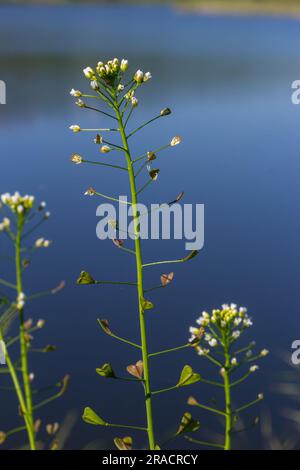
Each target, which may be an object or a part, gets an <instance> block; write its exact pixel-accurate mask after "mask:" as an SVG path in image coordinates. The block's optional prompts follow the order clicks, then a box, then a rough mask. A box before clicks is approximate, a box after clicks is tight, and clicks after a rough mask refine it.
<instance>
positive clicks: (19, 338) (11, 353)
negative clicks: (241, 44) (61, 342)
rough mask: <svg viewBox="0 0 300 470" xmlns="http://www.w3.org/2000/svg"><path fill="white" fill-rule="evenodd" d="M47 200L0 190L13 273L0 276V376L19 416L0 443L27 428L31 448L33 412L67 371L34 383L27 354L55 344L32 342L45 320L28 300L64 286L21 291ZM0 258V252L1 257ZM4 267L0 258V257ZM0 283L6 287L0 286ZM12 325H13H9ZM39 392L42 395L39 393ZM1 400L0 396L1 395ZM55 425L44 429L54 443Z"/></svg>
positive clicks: (39, 242)
mask: <svg viewBox="0 0 300 470" xmlns="http://www.w3.org/2000/svg"><path fill="white" fill-rule="evenodd" d="M45 207H46V203H45V202H41V203H40V204H38V205H36V204H35V198H34V197H33V196H29V195H25V196H21V195H20V193H19V192H15V193H14V194H12V195H11V194H10V193H4V194H2V195H1V202H0V210H1V212H3V213H4V217H3V220H2V222H1V223H0V235H2V236H3V237H6V238H7V241H8V243H10V244H11V246H12V252H13V253H12V256H9V255H8V254H7V256H5V259H7V261H10V260H12V261H13V263H14V271H15V276H14V277H15V279H14V280H7V279H3V278H1V279H0V286H1V292H0V342H1V344H0V346H1V349H2V353H3V357H4V362H5V365H4V366H0V376H1V377H3V378H5V376H6V375H9V376H10V379H11V382H12V385H13V387H10V386H7V385H6V384H3V382H2V384H1V386H0V392H1V393H2V394H4V393H8V392H10V391H13V392H14V393H15V394H16V397H17V400H18V405H19V406H18V413H17V414H18V415H19V418H20V419H21V420H22V421H23V424H21V423H20V424H19V425H18V426H17V427H15V428H12V429H9V430H5V431H4V430H2V431H0V444H3V443H4V442H5V441H6V440H7V439H8V438H9V437H10V436H12V435H14V434H16V433H19V432H22V431H26V432H27V436H28V446H29V448H30V449H31V450H36V449H37V447H38V444H37V434H38V431H39V429H40V426H41V420H40V418H39V417H38V413H39V411H38V410H40V409H41V408H42V407H44V406H45V405H46V404H48V403H49V402H51V401H53V400H55V399H56V398H58V397H60V396H62V395H63V394H64V392H65V391H66V388H67V385H68V382H69V376H68V375H66V376H65V377H64V378H63V379H62V380H61V381H60V382H58V383H57V384H54V385H50V384H47V387H45V388H43V389H36V388H35V387H34V385H33V383H34V382H35V381H36V378H35V376H34V373H33V372H32V370H31V369H30V355H31V354H32V353H36V352H37V353H38V352H40V353H48V352H51V351H54V350H55V347H54V346H53V345H46V346H44V347H42V348H39V347H34V346H33V339H34V338H33V336H32V335H33V333H34V332H37V331H38V330H40V329H41V328H43V327H44V325H45V320H44V319H39V320H38V321H36V322H33V320H32V319H31V318H29V317H27V316H26V314H25V310H26V311H27V304H28V303H29V302H30V301H31V300H33V299H36V298H39V297H43V296H45V295H49V294H50V295H51V294H56V293H57V292H59V291H60V290H61V288H63V286H64V283H63V282H61V283H60V284H59V286H57V287H55V288H54V289H50V290H47V291H44V292H34V293H28V292H27V290H26V294H25V292H24V271H25V270H27V269H28V268H29V267H30V265H31V261H32V258H33V256H34V254H35V253H36V252H37V251H39V250H42V249H44V248H48V247H49V246H50V244H51V241H50V240H47V239H45V238H41V237H40V238H37V239H36V240H35V241H31V240H32V234H33V232H35V230H37V229H38V228H39V227H40V226H41V225H42V224H43V223H44V222H46V221H47V220H48V218H49V216H50V212H47V211H45ZM2 258H3V257H2ZM2 261H3V259H2ZM1 264H2V267H3V262H1ZM2 289H5V290H7V292H6V291H5V292H3V291H2ZM15 321H16V323H17V324H18V326H17V334H16V336H13V337H11V336H9V333H10V330H11V329H12V330H13V323H14V322H15ZM13 331H14V330H13ZM40 395H42V398H40V399H38V397H39V396H40ZM1 402H2V403H3V397H2V398H1ZM1 425H2V423H1ZM57 430H58V424H57V423H48V424H47V425H46V431H47V434H48V435H49V436H51V440H52V442H51V447H52V448H55V446H56V443H55V439H54V440H53V439H52V438H53V437H54V436H55V434H56V432H57Z"/></svg>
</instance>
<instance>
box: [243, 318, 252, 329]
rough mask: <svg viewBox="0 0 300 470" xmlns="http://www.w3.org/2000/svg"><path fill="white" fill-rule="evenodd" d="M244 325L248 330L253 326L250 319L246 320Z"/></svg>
mask: <svg viewBox="0 0 300 470" xmlns="http://www.w3.org/2000/svg"><path fill="white" fill-rule="evenodd" d="M243 325H244V326H245V327H246V328H249V327H250V326H252V325H253V323H252V321H251V320H250V318H245V320H243Z"/></svg>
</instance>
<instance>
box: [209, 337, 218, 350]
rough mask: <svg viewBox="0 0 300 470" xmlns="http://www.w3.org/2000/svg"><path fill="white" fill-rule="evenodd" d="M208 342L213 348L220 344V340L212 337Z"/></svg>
mask: <svg viewBox="0 0 300 470" xmlns="http://www.w3.org/2000/svg"><path fill="white" fill-rule="evenodd" d="M208 344H209V345H210V346H211V347H212V348H215V347H216V346H218V341H217V340H216V338H212V339H211V340H210V341H209V342H208Z"/></svg>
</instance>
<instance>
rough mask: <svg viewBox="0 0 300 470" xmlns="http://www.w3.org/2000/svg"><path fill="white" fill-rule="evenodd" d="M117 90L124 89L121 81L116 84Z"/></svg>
mask: <svg viewBox="0 0 300 470" xmlns="http://www.w3.org/2000/svg"><path fill="white" fill-rule="evenodd" d="M117 90H118V91H123V90H124V85H122V83H120V84H119V85H118V88H117Z"/></svg>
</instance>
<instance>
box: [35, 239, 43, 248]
mask: <svg viewBox="0 0 300 470" xmlns="http://www.w3.org/2000/svg"><path fill="white" fill-rule="evenodd" d="M44 241H45V239H44V238H38V239H37V240H36V242H35V244H34V246H35V248H42V246H43V243H44Z"/></svg>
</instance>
